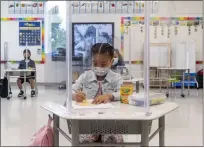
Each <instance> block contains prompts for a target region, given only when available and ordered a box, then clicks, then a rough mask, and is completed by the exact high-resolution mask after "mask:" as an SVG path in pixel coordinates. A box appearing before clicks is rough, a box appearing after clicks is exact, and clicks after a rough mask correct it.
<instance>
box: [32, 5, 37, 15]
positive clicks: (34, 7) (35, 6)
mask: <svg viewBox="0 0 204 148" xmlns="http://www.w3.org/2000/svg"><path fill="white" fill-rule="evenodd" d="M32 7H33V14H38V3H37V2H32Z"/></svg>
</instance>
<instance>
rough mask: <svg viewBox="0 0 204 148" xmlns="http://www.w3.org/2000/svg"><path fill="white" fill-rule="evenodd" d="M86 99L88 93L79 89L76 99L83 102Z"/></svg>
mask: <svg viewBox="0 0 204 148" xmlns="http://www.w3.org/2000/svg"><path fill="white" fill-rule="evenodd" d="M85 99H86V94H85V93H84V92H81V91H79V92H77V93H76V94H75V101H76V102H82V101H83V100H85Z"/></svg>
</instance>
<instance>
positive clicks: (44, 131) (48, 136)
mask: <svg viewBox="0 0 204 148" xmlns="http://www.w3.org/2000/svg"><path fill="white" fill-rule="evenodd" d="M51 123H52V119H51V117H50V116H49V119H48V123H47V125H45V126H43V127H42V128H40V130H39V131H38V132H36V133H35V134H34V135H33V138H32V140H31V143H30V144H29V145H28V146H33V147H36V146H42V147H48V146H49V147H53V146H54V131H53V127H52V126H51Z"/></svg>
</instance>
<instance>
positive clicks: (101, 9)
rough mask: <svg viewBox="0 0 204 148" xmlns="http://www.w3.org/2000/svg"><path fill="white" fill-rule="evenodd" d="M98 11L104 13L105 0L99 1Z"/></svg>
mask: <svg viewBox="0 0 204 148" xmlns="http://www.w3.org/2000/svg"><path fill="white" fill-rule="evenodd" d="M97 5H98V13H104V1H98V4H97Z"/></svg>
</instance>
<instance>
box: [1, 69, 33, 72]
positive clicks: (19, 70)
mask: <svg viewBox="0 0 204 148" xmlns="http://www.w3.org/2000/svg"><path fill="white" fill-rule="evenodd" d="M35 71H36V70H35V69H5V72H35Z"/></svg>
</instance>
